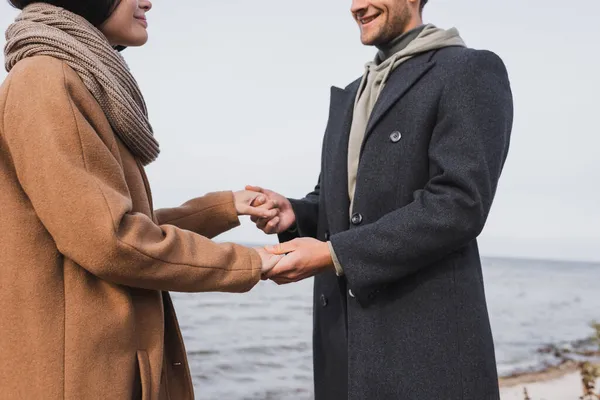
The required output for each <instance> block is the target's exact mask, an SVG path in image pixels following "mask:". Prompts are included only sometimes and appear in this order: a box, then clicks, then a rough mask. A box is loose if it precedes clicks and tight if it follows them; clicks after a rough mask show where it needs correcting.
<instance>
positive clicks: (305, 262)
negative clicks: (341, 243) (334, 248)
mask: <svg viewBox="0 0 600 400" xmlns="http://www.w3.org/2000/svg"><path fill="white" fill-rule="evenodd" d="M266 249H267V251H268V252H269V253H271V254H275V255H279V256H280V257H281V255H284V256H283V257H282V258H281V259H280V260H279V261H278V262H277V264H276V265H275V266H274V267H273V268H272V269H271V270H270V271H268V272H266V273H263V279H271V280H273V281H274V282H275V283H277V284H278V285H283V284H286V283H293V282H298V281H301V280H303V279H306V278H310V277H311V276H315V275H317V274H318V273H320V272H324V271H327V270H333V269H334V266H333V260H332V258H331V253H330V251H329V245H328V244H327V243H326V242H321V241H319V240H317V239H313V238H299V239H294V240H292V241H289V242H286V243H281V244H278V245H275V246H268V247H266Z"/></svg>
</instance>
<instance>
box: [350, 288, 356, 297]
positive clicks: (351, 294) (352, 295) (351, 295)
mask: <svg viewBox="0 0 600 400" xmlns="http://www.w3.org/2000/svg"><path fill="white" fill-rule="evenodd" d="M348 295H349V296H350V297H356V296H354V293H352V289H350V290H348Z"/></svg>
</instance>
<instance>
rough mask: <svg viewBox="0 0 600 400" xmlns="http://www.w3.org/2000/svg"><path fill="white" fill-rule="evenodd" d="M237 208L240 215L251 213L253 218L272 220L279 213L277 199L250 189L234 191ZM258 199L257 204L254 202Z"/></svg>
mask: <svg viewBox="0 0 600 400" xmlns="http://www.w3.org/2000/svg"><path fill="white" fill-rule="evenodd" d="M233 198H234V201H235V209H236V210H237V213H238V215H249V216H250V217H252V218H265V219H267V220H271V219H273V218H275V217H276V216H277V215H278V214H279V209H278V207H277V203H276V202H275V200H270V199H267V198H266V197H265V195H264V194H262V193H258V192H253V191H250V190H240V191H239V192H234V193H233ZM255 201H256V206H253V205H252V203H254V202H255Z"/></svg>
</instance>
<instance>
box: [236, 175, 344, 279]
mask: <svg viewBox="0 0 600 400" xmlns="http://www.w3.org/2000/svg"><path fill="white" fill-rule="evenodd" d="M243 192H244V193H248V192H249V193H253V194H254V197H253V196H252V195H249V194H247V195H246V194H245V195H244V196H247V197H244V199H245V201H248V200H249V202H248V203H244V204H245V207H250V208H251V209H253V211H255V212H253V213H252V214H251V213H250V212H248V213H246V214H247V215H250V219H251V220H252V222H254V223H255V224H256V227H257V228H258V229H260V230H262V231H263V232H265V233H266V234H273V233H278V234H279V233H283V232H285V231H286V230H288V229H290V228H291V227H293V226H294V225H295V223H296V215H295V214H294V210H293V209H292V204H291V203H290V201H289V200H288V199H287V198H286V197H284V196H282V195H280V194H279V193H276V192H273V191H271V190H268V189H263V188H261V187H258V186H246V190H245V191H243ZM238 193H240V192H238ZM261 213H264V215H261ZM257 251H258V253H259V254H260V256H261V258H262V260H263V271H262V279H263V280H266V279H271V280H273V281H274V282H275V283H277V284H278V285H283V284H286V283H293V282H298V281H301V280H303V279H306V278H310V277H311V276H314V275H317V274H318V273H320V272H323V271H326V270H333V269H334V266H333V260H332V258H331V253H330V251H329V245H328V244H327V243H326V242H321V241H319V240H317V239H313V238H299V239H294V240H292V241H290V242H286V243H282V244H279V245H275V246H267V247H265V248H264V249H257Z"/></svg>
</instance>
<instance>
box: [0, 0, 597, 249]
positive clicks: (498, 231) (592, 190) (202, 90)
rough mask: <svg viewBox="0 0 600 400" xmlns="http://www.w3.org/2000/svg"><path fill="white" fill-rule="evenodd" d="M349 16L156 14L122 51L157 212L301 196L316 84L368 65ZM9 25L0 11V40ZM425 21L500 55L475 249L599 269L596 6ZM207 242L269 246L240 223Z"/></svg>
mask: <svg viewBox="0 0 600 400" xmlns="http://www.w3.org/2000/svg"><path fill="white" fill-rule="evenodd" d="M349 9H350V0H304V1H301V2H297V1H294V2H291V1H282V0H262V1H247V0H219V1H197V0H180V1H177V2H174V1H166V0H156V1H155V2H154V9H153V10H152V11H151V13H150V14H149V15H148V18H149V25H150V26H149V31H150V41H149V43H148V44H147V45H146V46H145V47H143V48H141V49H128V50H127V51H126V52H125V53H124V54H125V56H126V58H127V60H128V62H129V64H130V66H131V68H132V70H133V72H134V75H135V76H136V78H137V79H138V81H139V83H140V86H141V88H142V91H143V92H144V94H145V97H146V101H147V103H148V106H149V110H150V118H151V121H152V123H153V126H154V130H155V134H156V136H157V138H158V140H159V141H160V143H161V146H162V154H161V156H160V157H159V160H158V161H157V162H155V163H154V164H152V165H151V166H150V167H149V168H148V173H149V175H150V181H151V185H152V188H153V194H154V198H155V205H157V206H158V207H162V206H172V205H177V204H179V203H181V202H184V201H186V200H187V199H188V198H191V197H195V196H198V195H201V194H203V193H206V192H210V191H215V190H227V189H241V188H242V187H243V186H244V184H247V183H250V184H256V185H263V186H265V187H268V188H272V189H274V190H277V191H280V192H281V193H283V194H285V195H287V196H289V197H300V196H302V195H303V194H305V193H306V192H308V191H310V190H311V189H312V187H313V186H314V184H315V182H316V179H317V176H318V173H319V166H320V151H321V140H322V135H323V131H324V128H325V124H326V119H327V113H328V104H329V88H330V86H331V85H335V86H345V85H346V84H348V83H349V82H351V81H352V80H354V79H355V78H357V77H358V76H359V75H360V74H361V73H362V70H363V65H364V64H365V62H367V61H368V60H370V59H371V58H372V57H373V55H374V49H373V48H368V47H364V46H362V45H361V44H360V41H359V36H358V28H357V27H356V26H355V24H354V22H353V21H352V19H351V16H350V12H349ZM15 15H16V12H15V11H14V10H13V9H12V8H10V7H9V6H8V5H7V4H6V0H0V29H2V31H4V30H5V29H6V27H7V26H8V24H9V23H10V22H11V21H12V19H13V18H14V16H15ZM424 18H425V20H426V22H431V23H434V24H436V25H438V26H440V27H444V28H450V27H453V26H455V27H457V28H458V29H459V31H460V32H461V34H462V36H463V38H464V39H465V41H466V42H467V44H468V45H469V46H470V47H474V48H484V49H489V50H492V51H494V52H496V53H498V54H499V55H500V56H501V57H502V58H503V59H504V61H505V63H506V65H507V67H508V70H509V74H510V77H511V81H512V87H513V93H514V98H515V124H514V129H513V136H512V147H511V150H510V155H509V158H508V161H507V164H506V167H505V170H504V174H503V176H502V179H501V182H500V186H499V189H498V194H497V197H496V201H495V204H494V207H493V209H492V213H491V215H490V218H489V220H488V224H487V227H486V229H485V231H484V233H483V234H482V237H481V238H480V244H481V250H482V253H483V254H484V255H501V256H512V257H518V256H526V257H541V258H559V259H581V260H600V207H599V206H600V189H599V187H598V183H599V182H600V157H599V156H598V149H599V147H600V129H599V128H598V114H599V112H600V111H598V107H599V105H600V101H599V100H598V96H599V93H600V77H599V71H600V55H598V52H597V51H596V49H597V48H598V42H599V41H600V24H599V23H598V20H599V19H600V3H598V1H597V0H580V1H578V2H565V1H557V0H528V1H523V0H502V1H499V0H497V1H493V2H492V1H481V0H431V1H430V2H429V4H428V5H427V7H426V8H425V14H424ZM0 44H1V45H2V46H3V45H4V40H3V38H1V39H0ZM5 75H6V74H5V73H4V71H1V72H0V79H3V78H4V76H5ZM219 239H220V240H231V241H238V242H257V243H258V242H264V241H265V240H266V241H267V242H269V243H271V242H274V238H272V237H271V238H267V239H265V237H264V236H263V234H262V233H260V232H259V231H257V230H256V229H255V228H254V227H253V225H251V223H250V222H249V221H248V220H244V221H243V226H242V227H241V228H238V229H236V230H234V231H232V232H231V233H228V234H226V235H224V236H222V237H220V238H219Z"/></svg>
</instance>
